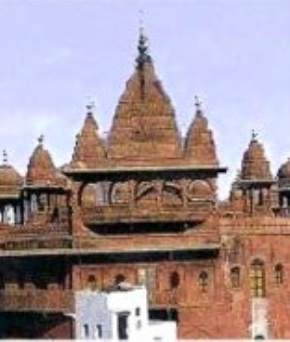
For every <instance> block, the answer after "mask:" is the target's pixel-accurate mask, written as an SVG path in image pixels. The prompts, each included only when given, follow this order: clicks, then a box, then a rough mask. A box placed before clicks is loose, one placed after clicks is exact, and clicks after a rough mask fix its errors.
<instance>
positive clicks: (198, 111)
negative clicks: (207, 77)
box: [194, 95, 202, 114]
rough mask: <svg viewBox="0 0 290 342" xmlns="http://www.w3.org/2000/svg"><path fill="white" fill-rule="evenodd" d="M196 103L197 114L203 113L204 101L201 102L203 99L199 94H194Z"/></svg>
mask: <svg viewBox="0 0 290 342" xmlns="http://www.w3.org/2000/svg"><path fill="white" fill-rule="evenodd" d="M194 101H195V102H194V105H195V108H196V113H197V114H202V108H201V107H202V102H201V100H200V98H199V97H198V96H197V95H195V96H194Z"/></svg>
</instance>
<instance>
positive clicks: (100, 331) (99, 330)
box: [96, 324, 103, 338]
mask: <svg viewBox="0 0 290 342" xmlns="http://www.w3.org/2000/svg"><path fill="white" fill-rule="evenodd" d="M96 337H97V338H102V337H103V329H102V325H101V324H97V325H96Z"/></svg>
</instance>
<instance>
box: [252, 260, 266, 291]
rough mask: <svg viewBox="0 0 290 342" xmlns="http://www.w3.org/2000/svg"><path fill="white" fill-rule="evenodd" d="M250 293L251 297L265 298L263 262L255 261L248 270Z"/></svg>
mask: <svg viewBox="0 0 290 342" xmlns="http://www.w3.org/2000/svg"><path fill="white" fill-rule="evenodd" d="M250 282H251V284H250V285H251V293H252V296H253V297H265V292H266V291H265V268H264V263H263V261H261V260H259V259H256V260H254V261H253V262H252V265H251V270H250Z"/></svg>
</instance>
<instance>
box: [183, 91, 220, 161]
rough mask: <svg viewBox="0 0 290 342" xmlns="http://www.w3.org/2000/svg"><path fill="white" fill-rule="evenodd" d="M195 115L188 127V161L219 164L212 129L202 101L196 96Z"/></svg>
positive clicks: (186, 146)
mask: <svg viewBox="0 0 290 342" xmlns="http://www.w3.org/2000/svg"><path fill="white" fill-rule="evenodd" d="M195 107H196V111H195V117H194V119H193V121H192V123H191V125H190V127H189V129H188V132H187V135H186V139H185V145H184V155H185V159H186V161H187V163H190V164H193V165H211V166H217V165H218V159H217V156H216V147H215V142H214V139H213V136H212V131H211V130H210V129H209V128H208V121H207V119H206V117H205V116H204V114H203V111H202V109H201V102H200V101H199V99H198V97H197V96H196V97H195Z"/></svg>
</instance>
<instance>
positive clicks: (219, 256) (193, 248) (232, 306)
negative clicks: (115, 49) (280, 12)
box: [0, 33, 290, 338]
mask: <svg viewBox="0 0 290 342" xmlns="http://www.w3.org/2000/svg"><path fill="white" fill-rule="evenodd" d="M223 172H226V168H225V167H222V166H220V165H219V161H218V157H217V155H216V148H215V142H214V138H213V135H212V131H211V130H210V129H209V127H208V121H207V118H206V116H205V113H204V112H203V110H202V108H201V106H200V104H199V103H198V102H197V103H196V110H195V114H194V117H193V120H192V123H191V125H190V126H189V129H188V131H187V134H186V137H184V138H183V137H182V136H181V134H180V132H179V130H178V127H177V123H176V118H175V113H174V109H173V107H172V105H171V103H170V99H169V98H168V96H167V95H166V93H165V91H164V89H163V87H162V84H161V83H160V81H159V80H158V78H157V75H156V72H155V69H154V64H153V61H152V58H151V56H150V55H149V53H148V48H147V44H146V39H145V37H144V35H143V34H142V33H141V34H140V38H139V44H138V57H137V59H136V66H135V70H134V72H133V75H132V76H131V77H130V78H129V80H128V81H127V83H126V86H125V90H124V92H123V94H122V95H121V97H120V100H119V103H118V105H117V107H116V112H115V114H114V118H113V122H112V126H111V130H110V132H109V135H108V137H107V139H105V140H104V139H103V138H102V137H101V136H100V134H99V132H98V124H97V122H96V120H95V118H94V116H93V108H92V106H91V105H88V106H87V114H86V117H85V121H84V124H83V127H82V128H81V131H80V133H79V134H78V135H77V137H76V143H75V147H74V151H73V155H72V158H71V161H70V162H69V163H68V164H67V165H66V166H64V167H62V168H56V166H55V165H54V163H53V160H52V157H51V155H50V153H49V152H48V151H47V150H46V149H45V147H44V143H43V139H42V138H40V139H39V143H38V145H37V146H36V148H35V150H34V151H33V153H32V156H31V158H30V160H29V163H28V168H27V173H26V175H25V177H24V178H23V177H22V176H21V175H20V174H19V173H18V172H17V171H16V170H15V169H14V168H13V166H12V165H10V164H9V163H8V160H7V158H6V156H4V160H3V164H2V165H1V166H0V220H1V224H0V257H1V263H0V337H1V338H12V337H13V338H17V337H22V338H73V337H74V324H75V322H74V292H75V291H76V290H81V289H87V288H90V289H91V290H98V289H103V288H106V287H108V286H111V285H112V284H115V283H118V282H121V281H124V280H125V281H127V282H130V283H132V284H141V283H142V284H146V286H147V289H148V292H149V305H150V316H151V318H155V319H156V318H157V319H164V320H169V319H174V320H176V321H177V325H178V336H179V337H180V338H251V337H253V338H267V337H271V338H290V321H289V317H290V285H288V284H290V217H289V212H290V211H289V208H290V161H287V162H286V163H285V164H284V165H282V166H281V168H280V169H279V171H278V174H277V176H276V177H273V175H272V174H271V171H270V165H269V162H268V160H267V159H266V156H265V152H264V148H263V145H262V143H261V142H259V141H258V140H257V137H256V136H255V135H253V137H252V139H251V141H250V143H249V146H248V147H247V149H246V151H245V153H244V155H243V158H242V164H241V172H240V174H239V175H238V176H237V178H236V179H235V181H234V182H233V185H232V189H231V192H230V196H229V199H228V201H223V202H221V201H219V200H218V198H217V186H216V181H217V177H218V175H219V174H220V173H223ZM288 300H289V302H288Z"/></svg>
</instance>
